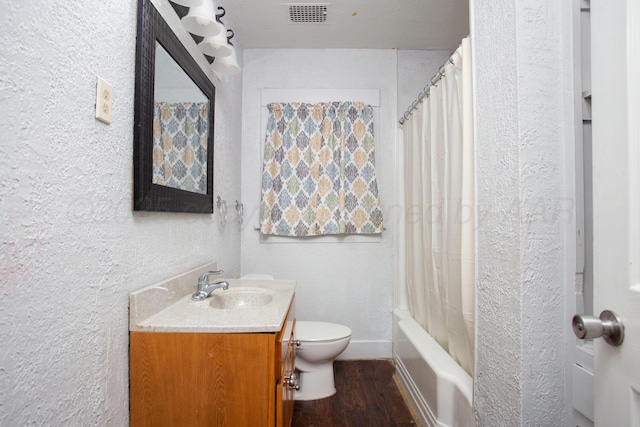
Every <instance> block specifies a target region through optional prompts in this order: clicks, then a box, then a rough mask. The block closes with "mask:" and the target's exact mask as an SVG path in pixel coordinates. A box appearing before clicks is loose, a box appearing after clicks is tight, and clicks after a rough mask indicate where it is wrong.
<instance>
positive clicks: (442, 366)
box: [393, 309, 475, 427]
mask: <svg viewBox="0 0 640 427" xmlns="http://www.w3.org/2000/svg"><path fill="white" fill-rule="evenodd" d="M393 332H394V337H393V358H394V361H395V364H396V375H397V378H398V381H399V383H400V386H401V387H402V388H403V389H404V392H405V395H406V397H407V398H408V400H409V402H408V403H409V404H410V405H411V406H412V407H413V409H414V413H415V414H416V415H417V416H418V417H419V421H420V422H421V423H422V424H423V425H424V426H429V427H432V426H438V427H445V426H451V427H454V426H455V427H472V426H475V422H474V415H473V404H472V396H473V380H472V378H471V376H470V375H469V374H468V373H467V372H466V371H465V370H464V369H462V367H460V365H458V363H456V361H455V360H453V359H452V358H451V356H449V354H448V353H447V352H446V351H444V349H443V348H442V347H440V345H439V344H438V343H437V342H436V341H435V340H434V339H433V338H431V336H430V335H429V334H428V333H427V332H426V331H425V330H424V329H422V327H421V326H420V325H419V324H418V323H417V322H416V321H415V320H413V318H412V317H411V315H410V314H409V311H408V310H403V309H395V310H394V312H393Z"/></svg>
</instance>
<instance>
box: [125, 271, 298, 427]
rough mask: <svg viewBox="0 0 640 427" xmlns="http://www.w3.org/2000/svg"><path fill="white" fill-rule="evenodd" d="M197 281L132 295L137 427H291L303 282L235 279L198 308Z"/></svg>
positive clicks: (132, 391)
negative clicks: (298, 289)
mask: <svg viewBox="0 0 640 427" xmlns="http://www.w3.org/2000/svg"><path fill="white" fill-rule="evenodd" d="M196 270H201V269H196ZM200 272H201V271H200ZM193 274H195V278H194V279H193V280H188V279H184V278H174V279H171V281H173V282H172V283H169V282H171V281H167V282H164V283H162V284H157V285H154V286H151V287H148V288H144V289H142V290H140V291H138V292H134V293H132V294H131V295H130V306H131V312H130V321H131V322H130V366H131V367H130V409H131V426H134V427H136V426H154V427H155V426H256V427H257V426H270V427H271V426H277V427H281V426H289V425H290V423H291V419H292V416H293V391H294V388H295V386H296V380H295V375H294V374H293V373H294V366H295V304H294V288H295V282H294V281H291V280H233V279H226V280H228V281H229V284H230V286H229V289H228V290H216V291H214V292H213V293H212V295H211V296H210V297H209V298H207V299H206V300H204V301H198V302H196V301H192V300H191V297H190V295H191V292H193V285H194V284H195V283H196V281H197V277H198V275H199V274H200V273H198V272H195V270H194V272H193ZM193 274H192V276H193ZM178 282H180V283H178ZM182 282H184V284H185V285H184V286H183V285H182V284H181V283H182ZM185 291H186V292H185ZM152 306H155V308H153V307H152Z"/></svg>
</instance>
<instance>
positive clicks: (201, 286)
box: [191, 270, 229, 301]
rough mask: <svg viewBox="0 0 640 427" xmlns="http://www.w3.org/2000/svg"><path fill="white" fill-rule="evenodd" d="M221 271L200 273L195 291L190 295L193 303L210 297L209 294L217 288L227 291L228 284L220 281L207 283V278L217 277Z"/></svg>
mask: <svg viewBox="0 0 640 427" xmlns="http://www.w3.org/2000/svg"><path fill="white" fill-rule="evenodd" d="M221 273H222V270H215V271H207V272H205V273H202V275H201V276H200V277H199V278H198V284H197V285H196V291H195V292H194V293H193V295H191V299H192V300H194V301H201V300H203V299H205V298H206V297H208V296H209V295H211V292H213V291H214V290H216V289H218V288H222V289H224V290H225V291H226V290H227V289H229V282H227V281H225V280H221V281H219V282H214V283H209V276H213V275H219V274H221Z"/></svg>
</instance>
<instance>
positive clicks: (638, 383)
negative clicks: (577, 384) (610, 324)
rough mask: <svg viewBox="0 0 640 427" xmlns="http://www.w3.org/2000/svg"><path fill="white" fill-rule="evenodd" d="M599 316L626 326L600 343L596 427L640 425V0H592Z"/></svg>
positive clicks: (595, 254) (596, 309)
mask: <svg viewBox="0 0 640 427" xmlns="http://www.w3.org/2000/svg"><path fill="white" fill-rule="evenodd" d="M591 70H592V74H591V78H592V99H591V106H592V118H593V122H592V125H593V224H594V225H593V236H594V238H593V260H594V261H593V271H594V314H596V315H597V314H598V313H600V312H601V311H603V310H612V311H614V312H616V313H617V314H618V315H619V316H620V317H621V318H622V321H623V322H624V326H625V336H624V342H623V343H622V345H620V346H618V347H614V346H611V345H608V344H607V343H605V342H604V340H602V339H597V340H595V342H594V345H595V368H594V371H595V372H594V373H595V402H594V410H595V420H594V421H595V425H596V426H597V427H599V426H602V427H604V426H620V427H624V426H638V427H640V1H638V0H591Z"/></svg>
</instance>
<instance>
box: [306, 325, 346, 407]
mask: <svg viewBox="0 0 640 427" xmlns="http://www.w3.org/2000/svg"><path fill="white" fill-rule="evenodd" d="M295 334H296V340H297V341H299V342H300V346H298V347H297V348H296V371H297V373H298V384H299V385H300V389H299V390H296V391H295V394H294V399H295V400H315V399H322V398H323V397H329V396H332V395H334V394H335V392H336V387H335V383H334V379H333V360H334V359H335V358H336V357H338V355H339V354H340V353H342V352H343V351H344V350H345V349H346V348H347V345H349V340H351V329H350V328H348V327H347V326H344V325H338V324H336V323H327V322H313V321H296V332H295Z"/></svg>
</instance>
